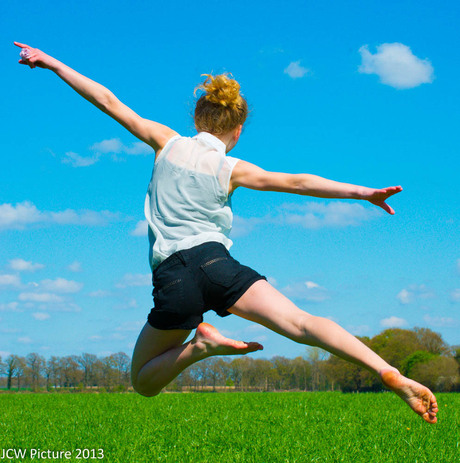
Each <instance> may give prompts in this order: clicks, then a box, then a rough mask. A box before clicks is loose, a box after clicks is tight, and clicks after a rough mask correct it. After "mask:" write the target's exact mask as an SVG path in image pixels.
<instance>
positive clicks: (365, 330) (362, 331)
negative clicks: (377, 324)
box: [347, 325, 371, 336]
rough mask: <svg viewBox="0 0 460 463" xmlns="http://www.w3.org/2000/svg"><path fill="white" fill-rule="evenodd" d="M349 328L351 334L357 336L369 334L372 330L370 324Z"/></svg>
mask: <svg viewBox="0 0 460 463" xmlns="http://www.w3.org/2000/svg"><path fill="white" fill-rule="evenodd" d="M347 329H348V331H349V332H350V333H351V334H353V335H355V336H364V335H368V334H369V333H370V331H371V328H370V326H368V325H359V326H348V327H347Z"/></svg>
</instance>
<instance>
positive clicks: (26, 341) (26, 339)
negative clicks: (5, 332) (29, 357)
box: [18, 336, 32, 344]
mask: <svg viewBox="0 0 460 463" xmlns="http://www.w3.org/2000/svg"><path fill="white" fill-rule="evenodd" d="M18 342H20V343H22V344H30V343H31V342H32V339H30V338H29V336H23V337H21V338H18Z"/></svg>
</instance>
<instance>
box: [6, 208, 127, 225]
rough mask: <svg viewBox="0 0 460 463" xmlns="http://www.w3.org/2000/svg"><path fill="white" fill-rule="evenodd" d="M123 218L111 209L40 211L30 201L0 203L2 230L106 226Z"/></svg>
mask: <svg viewBox="0 0 460 463" xmlns="http://www.w3.org/2000/svg"><path fill="white" fill-rule="evenodd" d="M121 220H122V217H121V214H119V213H114V212H110V211H91V210H82V211H75V210H73V209H66V210H64V211H59V212H52V211H40V210H39V209H38V208H37V207H36V206H35V205H34V204H33V203H31V202H30V201H24V202H22V203H17V204H16V205H13V204H9V203H4V204H0V231H1V230H23V229H25V228H27V227H28V226H32V225H84V226H89V227H95V226H105V225H108V224H109V223H111V222H119V221H121Z"/></svg>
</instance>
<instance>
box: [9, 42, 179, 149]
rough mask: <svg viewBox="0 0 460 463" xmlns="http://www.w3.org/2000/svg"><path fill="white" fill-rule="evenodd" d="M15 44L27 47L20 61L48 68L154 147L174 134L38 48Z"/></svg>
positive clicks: (19, 44) (33, 66)
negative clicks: (27, 55) (27, 54)
mask: <svg viewBox="0 0 460 463" xmlns="http://www.w3.org/2000/svg"><path fill="white" fill-rule="evenodd" d="M14 44H15V45H16V46H18V47H20V48H21V49H25V48H27V49H28V50H29V57H28V58H26V59H25V58H23V59H21V60H20V61H19V63H20V64H26V65H28V66H30V68H32V69H33V68H35V67H40V68H44V69H50V70H51V71H53V72H54V73H56V74H57V75H58V76H59V77H60V78H61V79H62V80H63V81H64V82H66V83H67V84H68V85H70V86H71V87H72V88H73V89H74V90H75V91H76V92H77V93H79V94H80V95H81V96H82V97H83V98H85V99H86V100H88V101H89V102H90V103H92V104H93V105H94V106H96V107H97V108H99V109H100V110H101V111H103V112H105V113H106V114H108V115H109V116H110V117H113V118H114V119H115V120H116V121H117V122H119V123H120V124H121V125H122V126H123V127H125V128H126V129H128V130H129V131H130V132H131V133H132V134H133V135H134V136H136V137H137V138H139V139H140V140H142V141H143V142H145V143H147V144H149V145H150V146H151V147H152V148H153V149H154V150H155V151H158V150H160V149H162V148H163V146H164V145H165V144H166V142H167V141H168V140H169V139H170V138H171V137H172V136H174V135H177V132H175V131H174V130H172V129H170V128H169V127H167V126H165V125H162V124H159V123H158V122H154V121H150V120H148V119H144V118H142V117H140V116H139V115H138V114H136V113H135V112H134V111H133V110H132V109H130V108H128V106H126V105H125V104H123V103H122V102H121V101H120V100H119V99H118V98H117V97H116V96H115V95H114V94H113V93H112V92H111V91H110V90H109V89H107V88H105V87H104V86H103V85H100V84H98V83H97V82H94V81H93V80H91V79H88V78H87V77H85V76H83V75H81V74H79V73H78V72H77V71H75V70H73V69H72V68H70V67H69V66H66V65H65V64H64V63H61V62H60V61H58V60H57V59H55V58H53V57H52V56H49V55H47V54H46V53H43V52H42V51H41V50H39V49H38V48H32V47H29V46H28V45H26V44H23V43H19V42H14Z"/></svg>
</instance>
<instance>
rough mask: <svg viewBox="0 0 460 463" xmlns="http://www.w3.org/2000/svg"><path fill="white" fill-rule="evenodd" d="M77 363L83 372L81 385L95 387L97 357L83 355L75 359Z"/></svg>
mask: <svg viewBox="0 0 460 463" xmlns="http://www.w3.org/2000/svg"><path fill="white" fill-rule="evenodd" d="M77 362H78V364H79V365H80V366H81V368H82V370H83V385H84V387H88V386H89V385H91V386H95V385H96V384H95V368H94V367H95V365H96V362H97V357H96V356H95V355H94V354H88V353H86V352H85V353H83V354H82V355H81V356H79V357H77Z"/></svg>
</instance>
